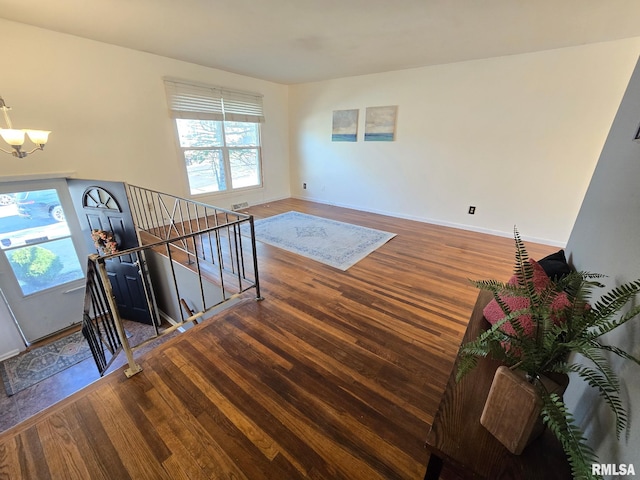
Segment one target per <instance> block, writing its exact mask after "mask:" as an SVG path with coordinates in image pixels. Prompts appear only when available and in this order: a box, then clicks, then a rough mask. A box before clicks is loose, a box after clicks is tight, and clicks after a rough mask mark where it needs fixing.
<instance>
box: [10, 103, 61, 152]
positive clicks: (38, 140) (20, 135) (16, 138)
mask: <svg viewBox="0 0 640 480" xmlns="http://www.w3.org/2000/svg"><path fill="white" fill-rule="evenodd" d="M0 109H1V110H2V113H3V114H4V121H5V123H6V124H7V128H0V136H2V138H3V139H4V141H5V142H7V143H8V144H9V145H11V147H12V148H13V150H11V151H6V150H3V149H2V148H0V150H1V151H3V152H4V153H9V154H11V155H13V156H14V157H18V158H24V157H26V156H27V155H29V154H30V153H33V152H35V151H36V150H42V149H43V148H44V146H45V144H46V143H47V140H48V139H49V134H50V133H51V132H49V131H46V130H16V129H14V128H13V125H12V124H11V119H10V118H9V110H11V108H10V107H7V105H6V104H5V103H4V100H3V99H2V97H0ZM25 133H26V134H27V136H28V137H29V140H31V141H32V142H33V144H34V145H35V146H36V148H34V149H33V150H30V151H28V152H25V151H23V150H22V145H24V136H25Z"/></svg>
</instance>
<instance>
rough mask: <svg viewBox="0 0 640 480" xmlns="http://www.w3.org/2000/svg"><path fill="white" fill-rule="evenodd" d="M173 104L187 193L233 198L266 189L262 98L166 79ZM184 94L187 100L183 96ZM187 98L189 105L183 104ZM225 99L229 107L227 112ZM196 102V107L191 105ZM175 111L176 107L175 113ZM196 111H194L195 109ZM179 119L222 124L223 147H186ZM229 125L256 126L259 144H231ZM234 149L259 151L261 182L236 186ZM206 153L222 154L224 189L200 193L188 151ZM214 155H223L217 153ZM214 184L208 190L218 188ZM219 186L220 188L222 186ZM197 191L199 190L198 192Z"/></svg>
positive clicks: (193, 195) (209, 185)
mask: <svg viewBox="0 0 640 480" xmlns="http://www.w3.org/2000/svg"><path fill="white" fill-rule="evenodd" d="M164 81H165V88H166V94H167V102H168V105H169V116H170V117H171V119H172V120H173V129H174V135H175V141H176V146H177V149H178V150H179V151H180V155H179V157H180V162H181V168H182V170H183V172H184V173H183V175H184V180H185V190H186V192H187V194H188V195H189V196H190V197H201V196H214V195H229V194H234V193H237V192H241V191H246V190H253V189H262V188H264V172H263V170H264V162H263V154H262V153H263V152H262V129H261V125H260V124H261V123H263V122H264V116H263V112H262V95H260V94H254V93H251V92H243V91H239V90H231V89H227V88H223V87H214V86H210V85H204V84H198V83H194V82H188V81H184V80H179V79H173V78H167V77H165V78H164ZM183 95H184V97H183ZM184 98H186V99H187V100H186V102H183V100H184ZM225 98H226V99H227V104H228V106H227V108H226V109H225ZM192 99H193V100H195V101H194V106H193V107H192V106H191V104H190V101H191V100H192ZM172 108H175V110H173V109H172ZM191 108H193V111H192V110H191ZM178 120H193V121H201V122H219V123H220V128H221V132H222V135H221V137H222V145H208V146H184V147H183V146H182V144H181V136H180V127H179V125H178V124H179V121H178ZM227 123H249V124H251V125H253V126H254V128H255V130H256V132H255V139H256V144H255V145H254V144H251V145H229V144H228V141H227V128H228V127H227ZM233 150H251V151H254V152H255V155H256V160H257V165H256V168H257V172H256V176H257V183H256V184H255V185H247V186H241V187H233V176H232V173H233V169H232V164H231V152H232V151H233ZM189 151H205V152H212V155H216V158H218V157H217V155H219V158H220V161H221V162H222V170H223V171H224V186H225V188H224V189H220V190H211V191H206V192H200V191H197V190H198V189H197V188H195V189H194V188H193V187H192V184H191V177H190V173H189V170H188V164H187V152H189ZM213 152H220V153H219V154H218V153H213ZM215 186H216V185H215V184H214V183H211V184H208V187H215ZM218 186H219V185H218ZM194 190H196V191H195V192H194Z"/></svg>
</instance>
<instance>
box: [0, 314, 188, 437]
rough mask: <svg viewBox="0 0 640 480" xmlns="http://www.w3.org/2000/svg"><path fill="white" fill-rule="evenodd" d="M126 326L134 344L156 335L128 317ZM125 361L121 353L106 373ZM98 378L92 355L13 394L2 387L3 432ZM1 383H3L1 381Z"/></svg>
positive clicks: (0, 420)
mask: <svg viewBox="0 0 640 480" xmlns="http://www.w3.org/2000/svg"><path fill="white" fill-rule="evenodd" d="M125 329H126V330H127V332H129V333H131V339H132V344H134V345H137V344H138V343H141V342H142V341H144V340H145V339H147V338H150V337H152V336H154V335H155V331H154V329H153V327H152V326H150V325H144V324H141V323H135V322H130V321H127V320H125ZM178 334H179V332H178V331H174V332H172V333H170V334H168V335H165V336H163V337H160V338H158V339H157V340H155V341H153V342H150V343H148V344H147V345H145V346H144V347H141V348H140V349H139V350H136V351H135V352H134V355H135V357H139V356H140V355H142V354H144V353H146V352H148V351H149V350H151V349H153V348H154V347H156V346H158V345H160V344H161V343H163V342H164V341H166V340H168V339H169V338H171V337H173V336H175V335H178ZM125 363H126V356H125V354H124V352H121V353H120V355H119V356H118V358H116V359H115V360H114V362H113V364H112V365H111V366H110V367H109V369H108V370H107V372H106V373H105V375H109V374H110V373H113V372H115V371H116V370H118V369H119V368H120V367H122V366H123V365H124V364H125ZM116 375H118V373H116ZM123 375H124V374H123ZM98 379H100V374H99V373H98V369H97V367H96V364H95V362H94V361H93V357H89V358H87V359H85V360H83V361H82V362H80V363H77V364H75V365H73V366H71V367H69V368H67V369H66V370H63V371H62V372H60V373H58V374H56V375H53V376H51V377H49V378H46V379H44V380H42V381H41V382H38V383H36V384H35V385H32V386H31V387H28V388H26V389H24V390H22V391H20V392H18V393H16V394H15V395H13V396H10V397H9V396H7V393H6V392H5V389H4V386H0V433H1V432H4V431H5V430H8V429H9V428H11V427H13V426H15V425H17V424H18V423H20V422H22V421H24V420H26V419H27V418H29V417H31V416H33V415H35V414H36V413H39V412H41V411H42V410H45V409H46V408H48V407H50V406H52V405H54V404H55V403H57V402H59V401H60V400H62V399H64V398H66V397H68V396H70V395H72V394H73V393H75V392H77V391H78V390H81V389H83V388H85V387H87V386H88V385H89V384H91V383H93V382H95V381H96V380H98ZM0 383H2V382H1V381H0Z"/></svg>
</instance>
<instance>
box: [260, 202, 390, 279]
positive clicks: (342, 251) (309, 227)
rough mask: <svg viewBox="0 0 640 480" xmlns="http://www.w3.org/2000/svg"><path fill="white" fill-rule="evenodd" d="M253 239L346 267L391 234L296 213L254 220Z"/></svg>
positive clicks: (375, 247)
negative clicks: (254, 236) (254, 233)
mask: <svg viewBox="0 0 640 480" xmlns="http://www.w3.org/2000/svg"><path fill="white" fill-rule="evenodd" d="M255 229H256V240H258V241H260V242H264V243H268V244H269V245H273V246H275V247H278V248H282V249H283V250H287V251H289V252H293V253H297V254H298V255H302V256H304V257H308V258H311V259H313V260H316V261H318V262H322V263H325V264H327V265H331V266H332V267H335V268H339V269H340V270H347V269H348V268H349V267H351V266H353V265H354V264H356V263H357V262H359V261H360V260H362V259H363V258H364V257H366V256H367V255H369V254H370V253H371V252H373V251H374V250H376V249H377V248H379V247H381V246H382V245H384V244H385V243H387V242H388V241H389V240H391V239H392V238H393V237H395V236H396V234H395V233H388V232H383V231H381V230H375V229H373V228H366V227H360V226H358V225H353V224H351V223H344V222H337V221H335V220H329V219H328V218H322V217H316V216H314V215H307V214H305V213H300V212H287V213H282V214H280V215H274V216H273V217H269V218H265V219H261V220H256V221H255Z"/></svg>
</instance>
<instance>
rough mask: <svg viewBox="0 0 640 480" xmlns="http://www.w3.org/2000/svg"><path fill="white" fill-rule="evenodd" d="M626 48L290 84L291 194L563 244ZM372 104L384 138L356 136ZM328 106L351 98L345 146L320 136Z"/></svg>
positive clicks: (626, 69) (620, 44)
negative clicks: (351, 122)
mask: <svg viewBox="0 0 640 480" xmlns="http://www.w3.org/2000/svg"><path fill="white" fill-rule="evenodd" d="M416 48H419V47H418V46H417V47H416ZM638 52H640V38H634V39H629V40H621V41H616V42H608V43H601V44H593V45H586V46H581V47H575V48H564V49H558V50H552V51H544V52H538V53H532V54H526V55H516V56H509V57H500V58H491V59H487V60H478V61H471V62H464V63H456V64H448V65H440V66H434V67H424V68H416V69H412V70H404V71H396V72H389V73H383V74H376V75H366V76H359V77H351V78H342V79H337V80H331V81H325V82H318V83H310V84H302V85H296V86H292V87H291V89H290V95H289V101H290V111H291V115H290V128H291V134H290V136H291V153H290V155H291V165H292V170H291V172H292V173H291V181H292V187H291V188H292V192H293V195H294V196H297V197H301V198H307V199H312V200H316V201H320V202H325V203H332V204H338V205H343V206H348V207H353V208H357V209H361V210H368V211H374V212H380V213H387V214H391V215H396V216H401V217H407V218H414V219H418V220H425V221H429V222H433V223H440V224H445V225H453V226H460V227H462V228H469V229H474V230H480V231H489V232H491V233H497V234H500V235H506V236H509V237H511V236H512V232H513V226H514V225H517V226H518V228H519V230H520V232H521V234H522V235H523V237H524V238H525V239H527V240H535V241H541V242H544V243H549V244H557V245H564V244H566V241H567V240H568V238H569V233H570V231H571V228H572V226H573V223H574V220H575V217H576V215H577V213H578V209H579V207H580V202H581V201H582V198H583V196H584V193H585V191H586V188H587V185H588V183H589V179H590V178H591V174H592V173H593V169H594V167H595V164H596V161H597V159H598V155H599V154H600V151H601V150H602V146H603V144H604V141H605V138H606V136H607V133H608V131H609V128H610V126H611V122H612V120H613V117H614V115H615V112H616V109H617V107H618V105H619V103H620V99H621V98H622V95H623V92H624V89H625V87H626V84H627V82H628V80H629V77H630V75H631V72H632V70H633V66H634V64H635V61H636V59H637V57H638ZM383 105H398V120H397V137H396V141H394V142H364V141H363V137H364V120H365V108H366V107H371V106H383ZM342 109H360V122H359V131H358V141H357V142H356V143H346V142H331V120H332V112H333V110H342ZM303 182H306V183H307V190H303V189H302V183H303ZM470 205H475V206H476V207H477V210H476V214H475V215H474V216H471V215H468V214H467V209H468V207H469V206H470Z"/></svg>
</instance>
